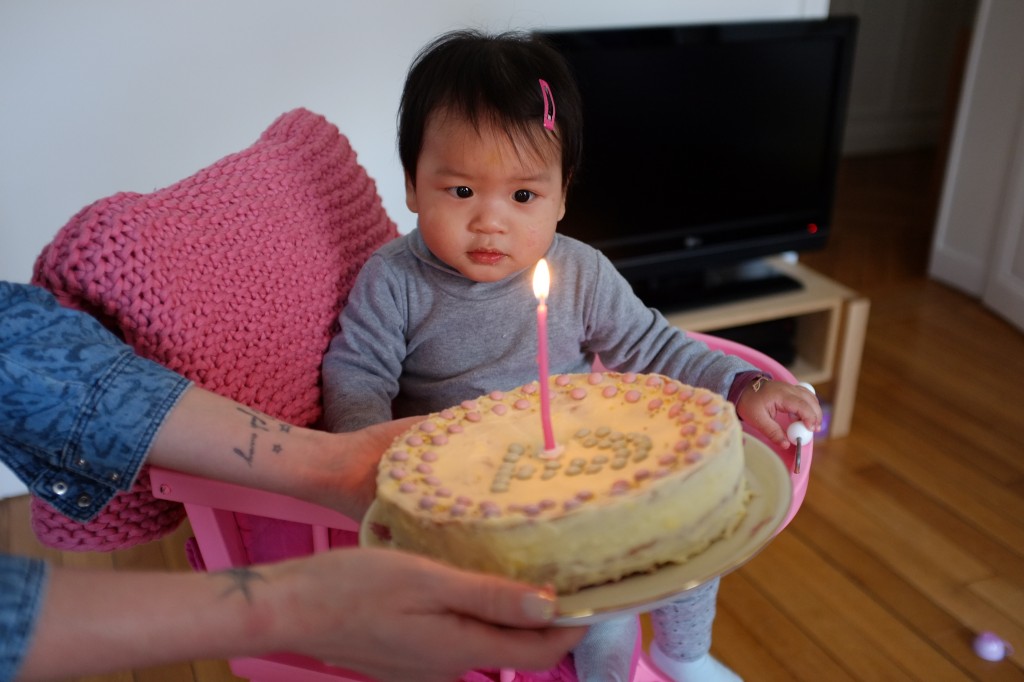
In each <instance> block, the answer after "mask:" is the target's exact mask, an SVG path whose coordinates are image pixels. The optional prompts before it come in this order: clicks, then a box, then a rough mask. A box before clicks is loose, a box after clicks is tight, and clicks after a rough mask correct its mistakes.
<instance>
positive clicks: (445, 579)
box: [252, 549, 585, 682]
mask: <svg viewBox="0 0 1024 682" xmlns="http://www.w3.org/2000/svg"><path fill="white" fill-rule="evenodd" d="M256 570H257V571H258V572H260V573H264V572H265V573H266V581H267V583H268V585H267V586H264V585H262V584H261V583H260V582H256V581H254V582H253V583H252V589H253V599H254V601H255V600H259V599H261V597H262V594H263V591H264V590H268V593H269V595H270V598H271V600H272V602H271V603H272V604H274V608H273V610H272V613H274V614H275V615H274V619H273V621H274V623H275V627H274V632H275V633H276V634H274V635H273V636H272V637H270V638H269V640H268V641H267V643H266V644H267V646H268V647H270V648H284V649H286V650H292V651H297V652H300V653H304V654H306V655H309V656H313V657H315V658H318V659H320V660H323V661H325V662H329V663H336V664H338V665H340V666H343V667H345V668H349V669H351V670H355V671H357V672H361V673H364V674H366V675H369V676H371V677H374V678H376V679H379V680H382V681H384V682H390V681H394V682H411V681H413V680H422V681H424V682H434V681H436V682H451V680H454V679H457V678H458V677H459V676H460V675H461V674H462V673H463V672H465V671H466V670H470V669H473V668H498V667H508V668H516V669H521V670H542V669H547V668H550V667H552V666H554V665H555V664H556V663H557V662H558V661H559V660H560V659H561V658H562V657H563V656H564V655H565V654H566V652H567V651H568V650H569V649H570V648H572V647H573V646H574V645H575V644H576V643H577V642H578V641H579V640H580V639H581V638H582V636H583V634H584V632H585V630H584V629H582V628H552V627H549V626H548V624H549V621H550V619H551V617H552V616H553V615H554V609H555V602H554V599H553V598H552V597H551V596H550V595H549V594H547V593H545V592H543V591H539V590H537V589H536V588H533V587H530V586H527V585H523V584H520V583H516V582H512V581H509V580H506V579H503V578H499V577H495V576H488V575H482V574H477V573H469V572H466V571H461V570H457V569H454V568H449V567H447V566H444V565H442V564H439V563H436V562H433V561H430V560H428V559H425V558H422V557H417V556H414V555H410V554H405V553H401V552H396V551H392V550H373V549H361V550H339V551H335V552H327V553H323V554H318V555H316V556H314V557H311V558H307V559H302V560H297V561H292V562H287V563H283V564H279V565H276V566H270V567H258V568H257V569H256ZM278 581H283V583H284V584H285V585H288V586H289V587H288V588H287V589H285V590H284V591H283V593H279V594H275V593H274V591H273V586H274V585H275V584H276V583H277V582H278ZM282 638H283V641H282Z"/></svg>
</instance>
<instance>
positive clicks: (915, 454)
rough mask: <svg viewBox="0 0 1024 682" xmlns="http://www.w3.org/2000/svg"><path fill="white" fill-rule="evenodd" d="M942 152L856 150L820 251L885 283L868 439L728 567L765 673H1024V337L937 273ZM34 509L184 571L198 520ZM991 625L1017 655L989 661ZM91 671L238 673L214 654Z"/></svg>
mask: <svg viewBox="0 0 1024 682" xmlns="http://www.w3.org/2000/svg"><path fill="white" fill-rule="evenodd" d="M933 165H934V164H933V159H932V156H931V155H930V154H906V155H897V156H891V157H867V158H861V159H850V160H847V161H845V162H844V165H843V169H842V173H841V177H840V189H839V196H838V208H837V214H836V225H835V228H834V232H833V234H832V237H831V238H830V243H829V246H828V247H827V249H826V250H825V251H823V252H820V253H816V254H811V255H807V256H805V257H804V258H803V262H805V263H807V264H808V265H811V266H812V267H815V268H817V269H818V270H820V271H821V272H823V273H825V274H827V275H829V276H831V277H833V278H835V279H838V280H839V281H840V282H842V283H844V284H846V285H848V286H851V287H853V288H856V289H858V290H860V291H861V292H863V293H865V294H866V295H868V296H869V297H870V298H871V301H872V308H871V319H870V323H869V330H868V336H867V345H866V348H865V351H864V360H863V368H862V375H861V380H860V392H859V394H858V399H857V405H856V412H855V414H854V419H853V428H852V432H851V434H850V435H849V436H848V437H846V438H843V439H841V440H834V441H828V442H824V443H819V444H817V445H816V446H815V458H814V468H813V475H812V478H811V483H810V487H809V490H808V494H807V498H806V500H805V503H804V505H803V507H802V509H801V511H800V514H799V515H798V516H797V518H796V519H795V520H794V521H793V523H792V524H791V525H790V526H789V528H787V530H786V531H784V532H783V533H782V534H781V535H780V536H779V537H778V538H777V539H776V540H775V541H774V542H773V543H772V544H771V545H770V546H769V547H768V548H767V549H766V550H764V551H763V552H762V553H761V554H760V555H758V556H757V557H756V558H755V559H754V560H753V561H751V562H750V563H749V564H747V565H746V566H745V567H743V568H742V569H740V570H739V571H737V572H735V573H733V574H731V575H729V576H727V577H726V578H725V580H724V581H723V584H722V589H721V593H720V600H719V615H718V618H717V620H716V625H715V642H714V650H715V653H716V655H717V656H718V657H719V658H721V659H722V660H723V661H725V662H726V663H728V664H729V665H730V666H731V667H732V668H733V669H734V670H736V671H737V672H738V673H739V674H740V675H742V676H743V677H744V678H745V679H746V680H748V682H755V681H780V682H781V681H787V682H788V681H792V680H800V681H806V682H835V681H840V682H841V681H845V680H850V681H853V680H863V681H870V682H877V681H883V680H921V681H927V682H935V681H939V682H946V681H950V682H953V681H957V680H986V681H990V680H991V681H1009V680H1019V681H1024V408H1022V406H1021V405H1022V403H1024V334H1021V333H1020V332H1018V331H1017V330H1015V329H1014V328H1012V327H1011V326H1010V325H1008V324H1006V323H1005V322H1003V321H1002V320H1001V319H1000V318H998V317H996V316H995V315H992V314H990V313H989V312H987V311H986V310H985V309H984V308H982V307H981V306H980V305H979V304H978V303H977V302H976V301H974V300H973V299H971V298H968V297H967V296H964V295H962V294H960V293H957V292H956V291H954V290H952V289H949V288H947V287H945V286H943V285H942V284H938V283H936V282H932V281H930V280H928V279H927V278H926V277H925V268H926V261H927V253H928V245H929V240H930V235H931V226H932V223H933V213H934V206H935V193H934V188H935V186H936V179H937V176H936V174H935V170H934V168H933ZM824 388H826V389H827V387H824ZM27 523H28V521H27V504H26V503H25V500H24V499H15V500H12V501H8V502H5V503H3V504H0V549H5V550H8V551H19V552H22V553H27V554H35V555H41V556H46V557H48V558H50V559H52V560H53V561H55V562H59V563H63V564H65V565H88V566H114V567H116V568H160V567H163V566H169V567H171V568H173V569H181V570H184V569H185V565H184V560H183V558H182V553H181V549H180V546H181V537H182V535H183V533H184V532H186V531H182V532H181V533H178V534H177V535H176V536H175V537H173V538H172V539H170V540H169V541H165V542H163V543H157V544H154V545H150V546H146V547H142V548H138V549H135V550H129V551H125V552H119V553H115V554H112V555H74V554H59V553H53V552H48V551H46V550H44V549H42V548H40V547H39V546H38V544H37V543H35V541H34V539H33V538H32V537H31V534H30V533H29V531H28V530H27ZM981 630H992V631H995V632H997V633H998V634H1000V635H1001V636H1002V637H1003V638H1004V639H1007V640H1008V641H1010V642H1012V643H1014V644H1015V646H1016V649H1017V651H1018V653H1017V654H1015V656H1014V657H1013V658H1011V659H1008V660H1005V661H1003V662H1000V663H989V662H986V661H983V660H981V659H979V658H978V657H976V656H975V655H974V653H973V651H972V650H971V641H972V639H973V637H974V635H975V634H976V633H977V632H979V631H981ZM396 636H398V635H396ZM90 679H101V680H120V681H125V682H127V681H132V680H135V681H138V682H143V681H157V680H173V681H179V680H180V681H188V680H197V681H208V682H220V681H224V680H233V679H236V678H234V677H232V676H231V675H230V673H228V672H227V668H226V666H225V665H224V664H223V663H221V662H216V661H214V662H198V663H193V664H191V665H189V664H183V665H179V666H168V667H162V668H158V669H148V670H139V671H135V672H133V673H124V674H122V675H117V676H110V677H103V678H90Z"/></svg>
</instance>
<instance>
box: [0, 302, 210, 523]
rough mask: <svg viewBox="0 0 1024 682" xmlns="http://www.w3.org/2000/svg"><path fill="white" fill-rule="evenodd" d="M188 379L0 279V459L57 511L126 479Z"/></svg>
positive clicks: (88, 510)
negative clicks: (142, 356)
mask: <svg viewBox="0 0 1024 682" xmlns="http://www.w3.org/2000/svg"><path fill="white" fill-rule="evenodd" d="M189 385H190V384H189V381H188V380H187V379H185V378H184V377H181V376H180V375H178V374H175V373H174V372H172V371H170V370H168V369H166V368H164V367H162V366H160V365H158V364H156V363H154V362H151V361H149V360H146V359H144V358H141V357H139V356H138V355H136V354H135V353H134V352H133V351H132V349H131V348H129V347H128V346H127V345H125V344H124V343H123V342H121V341H120V340H119V339H117V338H116V337H115V336H114V335H113V334H111V333H110V332H109V331H107V330H106V329H105V328H104V327H103V326H102V325H100V324H99V323H98V322H97V321H96V320H95V319H94V318H92V317H90V316H89V315H86V314H84V313H80V312H77V311H73V310H68V309H66V308H63V307H61V306H60V305H59V304H58V303H57V301H56V300H55V299H54V298H53V296H52V295H50V294H49V293H48V292H46V291H44V290H43V289H40V288H38V287H32V286H28V285H23V284H12V283H9V282H0V459H2V460H3V462H4V463H5V464H6V465H7V466H8V467H10V469H11V470H12V471H13V472H14V473H15V474H16V475H17V476H18V477H19V478H20V479H21V480H22V481H23V482H24V483H25V485H26V486H28V488H29V490H30V491H31V492H32V494H33V495H36V496H37V497H39V498H41V499H43V500H45V501H46V502H48V503H49V504H50V505H51V506H53V507H54V508H55V509H57V510H58V511H60V512H61V513H62V514H64V515H65V516H68V517H69V518H72V519H75V520H76V521H82V522H86V521H89V520H91V519H92V518H94V517H95V516H96V515H97V514H98V513H99V512H100V511H101V510H102V509H103V507H104V506H105V505H106V504H107V503H108V502H109V501H110V499H111V498H112V497H113V496H114V494H116V493H117V492H118V491H119V490H127V489H128V488H130V487H131V485H132V482H133V481H134V480H135V477H136V475H137V474H138V472H139V469H140V468H141V466H142V464H143V462H144V460H145V458H146V455H147V454H148V452H149V448H150V446H151V444H152V442H153V438H154V436H155V435H156V432H157V430H158V429H159V428H160V425H161V424H162V423H163V421H164V418H165V417H166V416H167V413H168V412H169V411H170V410H171V408H172V407H174V405H175V404H176V403H177V401H178V399H179V398H180V397H181V394H182V393H183V392H184V391H185V389H186V388H187V387H188V386H189Z"/></svg>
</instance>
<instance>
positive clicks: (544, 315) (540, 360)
mask: <svg viewBox="0 0 1024 682" xmlns="http://www.w3.org/2000/svg"><path fill="white" fill-rule="evenodd" d="M550 284H551V276H550V274H549V273H548V263H547V261H546V260H544V259H543V258H541V259H540V260H539V261H538V262H537V268H536V269H535V270H534V271H533V295H534V296H536V297H537V366H538V369H539V370H540V422H541V426H542V427H543V429H544V450H545V451H547V452H553V451H554V450H555V448H556V447H557V446H556V444H555V433H554V430H553V429H552V428H551V386H550V384H549V382H548V306H547V297H548V289H549V287H550Z"/></svg>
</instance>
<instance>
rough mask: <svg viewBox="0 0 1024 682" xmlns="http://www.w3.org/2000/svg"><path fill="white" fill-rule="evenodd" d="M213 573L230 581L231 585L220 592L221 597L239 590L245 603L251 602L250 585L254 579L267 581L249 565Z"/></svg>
mask: <svg viewBox="0 0 1024 682" xmlns="http://www.w3.org/2000/svg"><path fill="white" fill-rule="evenodd" d="M214 575H223V576H224V577H226V578H227V579H228V580H229V581H230V582H231V585H230V586H229V587H228V588H227V589H226V590H224V591H223V592H222V593H221V595H220V596H221V597H222V598H224V597H228V596H230V595H232V594H234V593H235V592H241V593H242V596H244V597H245V601H246V603H249V604H252V589H251V587H250V585H251V584H252V583H253V582H254V581H256V580H259V581H260V582H267V579H266V578H264V577H263V576H262V575H260V574H259V573H257V572H256V571H254V570H253V569H252V568H251V567H249V566H242V567H240V568H232V569H229V570H227V571H223V572H221V573H217V574H214Z"/></svg>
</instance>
